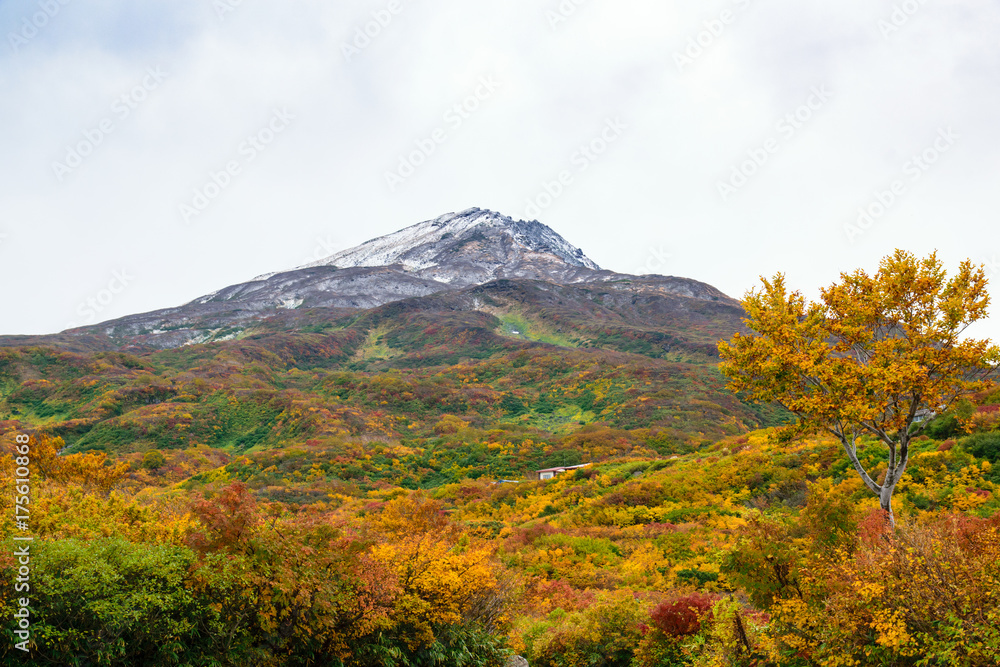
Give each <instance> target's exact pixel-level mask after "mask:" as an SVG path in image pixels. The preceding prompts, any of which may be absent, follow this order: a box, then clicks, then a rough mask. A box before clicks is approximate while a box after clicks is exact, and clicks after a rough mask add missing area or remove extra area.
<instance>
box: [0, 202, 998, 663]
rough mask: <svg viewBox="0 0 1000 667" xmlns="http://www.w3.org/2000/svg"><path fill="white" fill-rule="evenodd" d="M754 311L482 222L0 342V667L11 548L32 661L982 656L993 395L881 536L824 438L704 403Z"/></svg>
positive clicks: (938, 455) (990, 650) (732, 403)
mask: <svg viewBox="0 0 1000 667" xmlns="http://www.w3.org/2000/svg"><path fill="white" fill-rule="evenodd" d="M743 315H744V313H743V310H742V308H741V306H740V304H739V303H738V302H736V301H734V300H732V299H730V298H729V297H727V296H725V295H724V294H722V293H721V292H719V291H718V290H716V289H714V288H712V287H710V286H708V285H705V284H703V283H699V282H697V281H694V280H690V279H685V278H675V277H665V276H628V275H623V274H615V273H612V272H609V271H603V270H601V269H599V268H598V267H597V266H596V265H595V264H594V263H593V262H592V261H590V260H589V259H587V258H586V256H585V255H584V254H583V253H582V251H580V250H579V249H578V248H576V247H575V246H572V245H571V244H569V243H568V242H566V241H565V240H563V239H562V237H559V236H558V235H557V234H556V233H555V232H554V231H552V230H551V229H549V228H547V227H545V226H544V225H541V224H540V223H537V222H523V221H514V220H512V219H510V218H506V217H504V216H500V215H499V214H495V213H492V212H488V211H480V210H478V209H473V210H470V211H466V212H463V213H460V214H449V215H448V216H443V217H441V218H438V219H436V220H433V221H428V222H425V223H420V224H418V225H415V226H412V227H409V228H406V229H404V230H401V231H400V232H397V233H396V234H392V235H389V236H386V237H381V238H379V239H374V240H372V241H370V242H368V243H365V244H362V245H361V246H359V247H358V248H355V249H351V250H349V251H344V252H342V253H338V254H337V255H334V256H332V257H330V258H328V259H327V260H324V261H322V262H319V263H317V264H316V265H313V266H308V267H301V268H298V269H294V270H292V271H288V272H283V273H277V274H271V275H267V276H261V277H260V278H258V279H256V280H254V281H250V282H248V283H245V284H241V285H235V286H232V287H229V288H225V289H223V290H219V291H216V292H214V293H212V294H209V295H207V296H206V297H203V298H201V299H197V300H195V301H193V302H191V303H189V304H187V305H184V306H181V307H178V308H174V309H169V310H165V311H157V312H154V313H146V314H139V315H135V316H130V317H126V318H122V319H119V320H116V321H113V322H106V323H102V324H100V325H97V326H95V327H88V328H85V329H79V330H73V331H67V332H62V333H60V334H55V335H51V336H32V337H6V338H3V339H0V447H2V448H3V450H4V455H3V456H2V457H0V477H2V478H3V479H4V480H5V481H4V484H5V485H6V486H5V487H4V489H5V491H4V493H3V494H2V495H0V512H2V519H0V525H2V527H3V531H4V532H3V535H4V538H5V541H6V543H7V544H6V548H5V549H4V550H3V551H0V565H2V566H3V567H2V568H0V618H2V620H3V622H4V624H5V625H4V627H5V628H9V629H8V630H6V632H7V638H8V639H10V640H11V641H8V642H5V643H4V644H3V645H2V648H0V664H3V665H7V664H20V663H18V662H16V660H17V658H14V657H13V656H14V655H16V654H15V652H14V651H15V650H14V649H12V648H11V646H14V641H13V640H14V639H15V637H16V632H17V628H18V626H17V625H16V623H20V621H19V620H17V619H15V616H14V613H15V611H14V610H15V608H24V607H25V605H24V604H23V603H20V602H19V601H16V600H15V598H14V597H13V596H12V591H14V585H15V573H16V572H18V571H19V570H17V569H16V568H17V567H19V566H18V565H17V562H16V561H15V559H14V556H13V554H14V553H15V552H14V549H15V541H14V539H13V538H14V537H16V536H23V535H24V534H25V533H26V532H27V529H28V528H30V533H31V535H32V537H33V541H32V544H31V550H32V551H31V554H32V555H31V558H32V560H31V563H32V568H33V569H32V570H31V585H32V596H33V597H32V599H31V600H32V601H31V604H32V605H33V606H32V607H31V611H30V614H32V615H31V616H30V618H31V623H32V633H33V635H32V636H33V638H34V639H33V641H35V642H36V644H34V646H35V649H36V650H35V652H34V654H33V656H32V657H33V659H37V660H42V662H37V663H36V664H53V665H63V664H80V665H114V666H119V665H121V666H125V665H129V666H130V665H140V664H141V665H151V666H159V665H198V666H206V667H207V666H209V665H211V666H213V667H215V666H218V665H241V666H242V665H288V666H296V667H297V666H300V665H302V666H305V665H309V666H313V665H329V666H331V667H396V666H398V667H426V666H428V665H438V666H443V667H465V666H467V665H475V666H477V667H478V666H482V667H510V666H511V665H514V664H522V665H523V663H518V662H516V661H515V662H511V660H512V657H513V656H514V655H518V654H519V655H523V656H524V657H526V658H527V659H528V661H529V664H530V665H532V666H533V667H678V666H692V667H695V666H697V667H723V666H726V667H728V666H730V665H735V666H738V667H765V666H771V665H774V666H780V667H785V666H787V667H801V666H805V665H810V666H811V665H824V666H826V665H889V664H892V665H907V666H913V667H917V666H920V665H926V664H932V663H928V662H927V661H926V660H924V659H923V656H952V657H953V659H951V658H950V659H951V662H950V663H947V664H955V665H969V666H975V667H979V666H982V667H987V666H988V665H995V664H997V660H998V659H1000V631H997V629H996V628H998V627H1000V596H998V593H997V591H1000V587H998V586H997V582H998V581H1000V571H998V569H997V568H998V567H1000V566H998V563H1000V511H998V510H1000V390H998V389H997V387H996V386H987V388H986V389H984V390H982V391H979V390H978V389H977V390H976V392H974V393H973V392H967V394H968V395H965V397H964V398H963V399H962V400H960V401H958V403H957V404H956V405H955V407H954V408H953V409H950V410H949V411H947V412H946V413H944V414H940V415H933V416H932V417H931V419H930V421H929V422H927V424H928V425H927V428H926V432H925V433H924V434H923V435H920V436H919V437H917V438H916V439H915V440H914V441H913V442H912V452H911V458H910V462H909V467H908V468H907V469H906V474H905V475H904V476H903V478H902V481H901V482H900V484H899V486H898V487H897V489H896V496H895V497H896V499H897V500H896V505H895V507H896V516H897V521H898V529H897V530H896V533H895V534H894V536H893V538H892V540H889V539H887V538H886V535H885V520H884V518H883V517H882V515H881V514H879V512H878V510H877V508H878V501H877V499H875V498H874V497H873V496H872V495H871V494H870V493H869V492H868V491H867V490H866V489H864V488H863V487H862V486H861V482H860V479H859V478H858V476H857V474H856V473H855V471H854V470H853V469H852V468H851V467H850V464H849V463H848V459H847V457H846V456H845V455H844V450H843V448H842V447H841V445H840V444H839V443H838V442H836V441H834V440H833V439H831V438H829V437H825V436H822V435H818V434H816V433H808V432H800V431H796V430H794V429H788V428H783V426H785V425H788V424H789V423H790V421H791V419H790V415H789V414H788V413H787V412H785V411H784V410H782V409H781V408H778V407H776V406H774V405H761V404H754V403H748V402H746V401H744V400H743V399H742V398H741V397H740V396H737V395H734V394H733V393H732V392H731V391H729V390H728V389H727V385H726V381H725V379H724V378H723V376H722V375H721V373H720V371H719V368H718V365H719V352H718V343H719V342H720V341H722V340H728V339H730V338H731V337H732V336H733V335H734V334H735V333H737V332H744V331H745V329H744V325H743V321H742V317H743ZM792 319H793V320H794V319H795V318H792ZM764 358H765V359H770V357H766V356H765V357H764ZM858 451H859V452H860V454H859V455H860V459H861V463H862V464H863V466H865V467H866V468H867V469H868V470H871V471H873V476H875V477H877V476H878V475H881V474H884V473H885V470H886V467H885V459H886V456H887V453H888V449H887V448H886V446H885V445H884V444H882V443H881V442H880V441H878V440H876V439H875V438H873V437H868V436H865V437H862V438H861V440H860V445H859V450H858ZM25 452H27V453H25ZM26 461H27V462H26ZM879 462H881V463H879ZM29 466H30V471H29V472H28V473H27V474H28V480H29V482H30V484H27V485H26V486H25V485H24V482H23V475H22V481H20V482H19V484H20V486H15V484H14V479H15V475H17V474H19V473H17V472H16V471H18V470H22V471H23V470H27V469H28V467H29ZM570 466H572V467H574V468H573V469H572V470H569V471H562V472H559V474H556V475H555V477H554V478H553V479H544V480H542V479H539V477H540V475H539V474H538V472H539V471H541V470H543V469H551V468H565V467H570ZM24 489H27V491H25V490H24ZM15 490H17V493H18V494H22V495H20V496H16V495H15V493H14V491H15ZM26 493H27V494H30V503H29V505H28V506H29V507H30V511H29V512H28V514H27V515H26V516H28V517H29V520H28V521H26V522H25V523H21V524H18V523H17V521H23V519H21V518H20V517H18V519H17V521H15V508H14V499H15V498H16V497H20V498H22V499H23V498H24V497H25V496H24V494H26ZM19 502H20V501H19ZM18 511H21V510H18ZM40 656H41V657H40ZM81 656H84V657H83V658H81ZM935 659H936V658H935ZM46 661H47V662H46ZM942 664H944V663H942Z"/></svg>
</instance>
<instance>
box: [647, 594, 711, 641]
mask: <svg viewBox="0 0 1000 667" xmlns="http://www.w3.org/2000/svg"><path fill="white" fill-rule="evenodd" d="M711 611H712V598H710V597H708V596H707V595H705V594H703V593H690V594H688V595H683V596H681V597H679V598H677V599H675V600H668V601H666V602H661V603H660V604H659V605H657V606H656V608H655V609H653V611H652V612H650V617H651V618H652V619H653V625H655V626H656V627H657V628H659V629H660V630H662V631H663V632H664V633H666V634H668V635H671V636H673V637H683V636H685V635H693V634H695V633H696V632H698V631H699V630H701V624H702V621H703V620H706V619H708V618H709V617H710V616H711Z"/></svg>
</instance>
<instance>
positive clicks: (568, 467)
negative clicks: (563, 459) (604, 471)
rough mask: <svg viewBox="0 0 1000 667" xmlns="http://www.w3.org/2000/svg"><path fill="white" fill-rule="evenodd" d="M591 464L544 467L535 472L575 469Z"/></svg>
mask: <svg viewBox="0 0 1000 667" xmlns="http://www.w3.org/2000/svg"><path fill="white" fill-rule="evenodd" d="M589 465H590V464H589V463H581V464H580V465H578V466H560V467H558V468H544V469H542V470H536V471H535V472H536V473H539V472H566V471H567V470H575V469H577V468H586V467H587V466H589Z"/></svg>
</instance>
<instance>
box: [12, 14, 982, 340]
mask: <svg viewBox="0 0 1000 667" xmlns="http://www.w3.org/2000/svg"><path fill="white" fill-rule="evenodd" d="M0 27H2V33H0V34H2V36H3V44H0V126H2V128H3V141H2V144H0V280H2V285H3V289H2V297H3V302H2V304H0V305H2V307H0V333H3V334H12V333H51V332H55V331H59V330H62V329H64V328H66V327H68V326H70V325H72V324H88V323H93V322H96V321H99V320H105V319H110V318H114V317H119V316H123V315H126V314H130V313H135V312H142V311H147V310H153V309H156V308H163V307H170V306H175V305H179V304H182V303H185V302H187V301H190V300H192V299H194V298H196V297H198V296H201V295H203V294H207V293H210V292H212V291H214V290H216V289H219V288H221V287H224V286H226V285H230V284H234V283H238V282H242V281H245V280H248V279H250V278H252V277H254V276H256V275H258V274H262V273H266V272H270V271H276V270H281V269H286V268H291V267H294V266H298V265H301V264H303V263H306V262H307V261H312V260H315V259H319V258H321V257H324V256H326V255H329V254H332V253H333V252H336V251H337V250H340V249H344V248H347V247H350V246H353V245H356V244H358V243H360V242H362V241H365V240H367V239H369V238H372V237H375V236H379V235H382V234H386V233H389V232H392V231H395V230H397V229H400V228H402V227H405V226H408V225H410V224H413V223H416V222H420V221H422V220H427V219H430V218H434V217H437V216H438V215H441V214H443V213H446V212H450V211H460V210H463V209H466V208H469V207H472V206H478V207H480V208H490V209H494V210H497V211H500V212H503V213H505V214H507V215H510V216H513V217H514V218H526V219H528V218H537V219H539V220H541V221H542V222H544V223H546V224H548V225H549V226H551V227H552V228H553V229H555V230H556V231H557V232H559V233H560V234H562V235H563V236H564V237H565V238H566V239H567V240H568V241H570V242H571V243H573V244H575V245H577V246H580V247H581V248H583V250H584V251H585V252H586V253H587V255H588V256H590V257H591V258H592V259H593V260H594V261H596V262H597V263H598V264H600V265H601V266H602V267H604V268H608V269H612V270H616V271H621V272H627V273H637V272H655V273H662V274H666V275H677V276H685V277H689V278H695V279H697V280H701V281H704V282H707V283H710V284H712V285H714V286H716V287H718V288H720V289H722V290H723V291H725V292H726V293H728V294H730V295H732V296H736V297H739V296H740V295H741V294H742V293H743V292H744V291H745V290H747V289H748V288H750V287H752V286H753V285H754V284H755V283H756V281H757V278H758V276H759V275H761V274H766V275H770V274H773V273H774V272H776V271H784V272H786V273H787V275H788V278H789V282H790V283H791V284H792V285H793V286H795V287H799V288H802V289H803V290H804V291H806V292H807V293H808V294H815V288H817V287H819V286H821V285H826V284H829V283H830V282H832V281H833V280H835V279H836V278H837V276H838V274H839V273H840V272H841V271H849V270H853V269H855V268H858V267H863V268H866V269H869V270H873V269H875V268H876V267H877V264H878V260H879V258H880V257H882V256H883V255H885V254H887V253H890V252H892V250H893V249H894V248H896V247H902V248H905V249H908V250H911V251H913V252H915V253H918V254H926V253H928V252H930V251H931V250H933V249H935V248H936V249H938V250H939V251H940V254H941V257H942V258H943V259H944V260H945V262H946V263H947V264H948V266H949V267H952V268H954V267H955V266H957V263H958V262H959V261H960V260H962V259H964V258H971V259H973V260H975V261H977V262H985V263H988V264H989V265H990V266H989V270H990V271H991V272H992V274H993V275H992V277H993V281H994V283H995V285H994V288H993V293H994V295H995V296H996V297H997V300H998V303H997V305H996V306H995V307H994V308H993V310H994V312H996V313H1000V310H998V309H1000V263H998V261H1000V241H998V233H997V223H998V215H997V206H996V197H997V193H998V191H1000V188H998V183H1000V159H998V157H1000V151H998V148H1000V122H998V119H1000V57H998V56H1000V38H998V37H1000V3H997V2H995V1H987V0H966V1H963V2H948V1H946V0H926V1H923V2H921V1H920V0H907V2H898V3H896V4H894V3H893V2H890V1H888V0H876V1H874V2H873V1H872V0H842V1H840V2H826V3H811V2H809V3H807V2H801V0H722V1H715V0H711V1H704V0H701V1H699V2H672V1H670V0H614V1H612V0H563V1H562V2H560V1H559V0H530V1H529V0H503V1H502V2H498V1H496V0H494V1H491V2H485V1H481V0H422V1H420V2H416V1H412V0H410V1H407V0H393V1H392V2H390V0H365V1H356V2H350V3H334V2H318V1H314V0H281V1H280V2H279V1H277V0H169V2H168V1H167V0H144V1H143V2H141V3H140V2H134V1H131V2H126V1H125V0H92V1H89V2H86V1H84V0H3V1H2V2H0ZM366 33H367V34H366ZM456 105H458V106H457V108H456ZM560 177H562V183H560V182H559V180H560ZM532 204H533V206H532ZM859 209H863V210H865V211H867V216H868V217H867V218H864V217H863V218H861V219H860V220H859ZM88 299H89V300H95V299H100V300H101V301H103V302H104V303H99V304H98V305H99V306H100V310H101V312H99V313H96V311H94V310H93V309H91V308H89V307H84V304H86V303H87V301H88ZM998 322H1000V317H998V316H994V318H993V319H992V321H991V322H990V323H988V324H987V325H986V326H985V327H982V328H981V330H980V331H981V333H982V334H983V335H991V336H993V337H997V338H1000V324H998Z"/></svg>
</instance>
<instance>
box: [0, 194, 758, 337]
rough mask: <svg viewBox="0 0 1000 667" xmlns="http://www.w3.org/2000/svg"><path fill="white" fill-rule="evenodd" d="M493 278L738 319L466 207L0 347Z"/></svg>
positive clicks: (690, 290)
mask: <svg viewBox="0 0 1000 667" xmlns="http://www.w3.org/2000/svg"><path fill="white" fill-rule="evenodd" d="M498 280H500V281H508V282H511V283H516V284H518V285H520V287H519V289H526V290H529V291H530V290H531V289H534V288H530V287H529V285H530V284H531V283H539V284H543V285H550V286H557V285H558V286H562V287H563V289H562V291H561V293H562V294H563V296H564V298H565V300H566V301H567V302H572V303H576V304H577V305H578V306H579V307H580V308H582V309H579V308H578V311H579V312H577V313H576V315H574V314H573V313H572V312H569V313H567V315H566V317H564V320H565V319H567V318H568V319H570V320H572V319H574V317H576V316H579V318H582V319H586V318H590V317H592V316H593V313H589V311H590V310H592V309H591V308H590V306H586V307H584V306H581V304H584V303H590V304H595V303H597V304H599V309H603V310H604V311H608V312H612V311H613V312H615V313H616V314H615V315H614V316H613V317H614V318H618V317H624V318H625V319H630V318H631V319H632V320H634V321H633V322H632V325H638V326H642V327H648V328H658V329H664V328H669V329H674V330H680V329H683V328H684V326H685V322H686V318H687V317H688V316H690V315H691V314H692V313H694V312H695V311H697V310H698V309H699V308H702V306H700V305H699V304H704V303H705V302H709V303H711V304H713V307H715V310H714V312H715V313H716V316H717V317H719V318H721V321H723V322H724V324H723V325H722V326H721V327H717V328H719V331H718V332H716V333H718V335H719V336H720V337H722V336H726V335H729V334H731V333H732V331H734V330H736V329H738V328H739V326H740V324H739V317H740V314H741V311H740V309H739V305H738V303H737V302H735V301H734V300H732V299H730V298H729V297H727V296H726V295H725V294H723V293H722V292H720V291H718V290H717V289H715V288H713V287H711V286H709V285H705V284H704V283H699V282H697V281H694V280H689V279H685V278H676V277H665V276H631V275H626V274H620V273H615V272H613V271H606V270H603V269H601V268H600V267H599V266H598V265H597V264H596V263H595V262H593V261H592V260H591V259H589V258H588V257H587V256H586V255H585V254H584V252H583V251H582V250H581V249H580V248H577V247H576V246H574V245H572V244H571V243H569V242H568V241H566V240H565V239H564V238H563V237H562V236H560V235H559V234H557V233H556V232H555V231H553V230H552V229H551V228H549V227H547V226H546V225H544V224H542V223H540V222H537V221H530V222H526V221H524V220H514V219H512V218H510V217H507V216H504V215H501V214H499V213H495V212H493V211H488V210H482V209H478V208H472V209H469V210H466V211H462V212H461V213H449V214H447V215H443V216H441V217H439V218H436V219H434V220H428V221H425V222H421V223H418V224H416V225H412V226H410V227H407V228H405V229H402V230H400V231H398V232H395V233H393V234H389V235H387V236H382V237H379V238H376V239H372V240H371V241H367V242H365V243H363V244H361V245H360V246H357V247H355V248H351V249H349V250H344V251H342V252H339V253H337V254H334V255H332V256H330V257H327V258H326V259H323V260H320V261H318V262H314V263H312V264H309V265H307V266H303V267H299V268H296V269H292V270H289V271H283V272H278V273H271V274H266V275H263V276H259V277H257V278H255V279H254V280H251V281H249V282H246V283H241V284H238V285H232V286H230V287H226V288H224V289H221V290H218V291H215V292H212V293H211V294H208V295H206V296H203V297H201V298H198V299H195V300H194V301H192V302H190V303H188V304H185V305H183V306H179V307H176V308H168V309H163V310H158V311H153V312H150V313H141V314H137V315H130V316H127V317H123V318H120V319H117V320H113V321H109V322H104V323H101V324H98V325H93V326H89V327H81V328H79V329H73V330H70V331H67V332H63V334H61V335H60V336H58V337H41V339H40V340H39V337H31V339H30V340H29V339H26V338H24V337H6V338H0V345H7V346H10V345H25V344H36V343H42V344H44V343H46V342H49V343H58V344H60V345H61V346H64V347H65V346H67V345H71V346H73V347H76V348H79V346H80V345H81V344H84V340H81V337H84V338H85V340H86V343H85V344H86V346H87V347H90V348H92V349H98V348H105V347H132V348H137V349H145V348H149V349H170V348H176V347H181V346H184V345H189V344H192V343H203V342H210V341H218V340H229V339H233V338H238V337H243V336H245V335H248V334H249V333H252V332H253V331H255V330H259V329H261V328H262V327H263V328H265V329H270V330H274V329H281V328H284V329H285V330H296V329H300V328H303V327H314V326H316V322H317V321H319V322H326V321H332V320H337V319H338V318H343V317H349V316H351V314H352V313H354V314H357V313H359V312H362V311H367V310H371V309H373V308H378V307H380V306H383V305H385V304H389V303H393V302H397V301H401V300H404V299H414V298H416V299H420V298H425V297H429V296H431V295H435V294H442V293H452V294H455V295H456V298H455V299H453V300H452V301H451V302H450V306H449V308H451V309H457V310H468V311H476V310H481V309H483V308H486V311H485V312H489V307H487V306H483V301H482V300H481V299H479V298H477V297H475V295H474V294H473V292H474V291H475V289H476V288H478V287H479V286H482V285H487V284H490V283H492V282H494V281H498ZM470 290H471V291H470ZM461 294H465V297H459V295H461ZM638 304H643V305H641V306H639V305H638ZM428 307H433V306H431V305H430V304H428ZM637 308H641V310H642V311H643V313H642V315H641V316H639V317H634V318H633V317H632V315H629V314H628V313H629V312H630V311H636V310H637ZM609 309H610V310H609ZM563 310H572V308H569V307H567V308H564V309H563ZM584 313H589V314H587V315H584ZM598 319H599V320H600V319H601V318H598ZM98 339H107V341H105V342H101V341H100V340H98ZM95 346H96V347H95Z"/></svg>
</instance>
